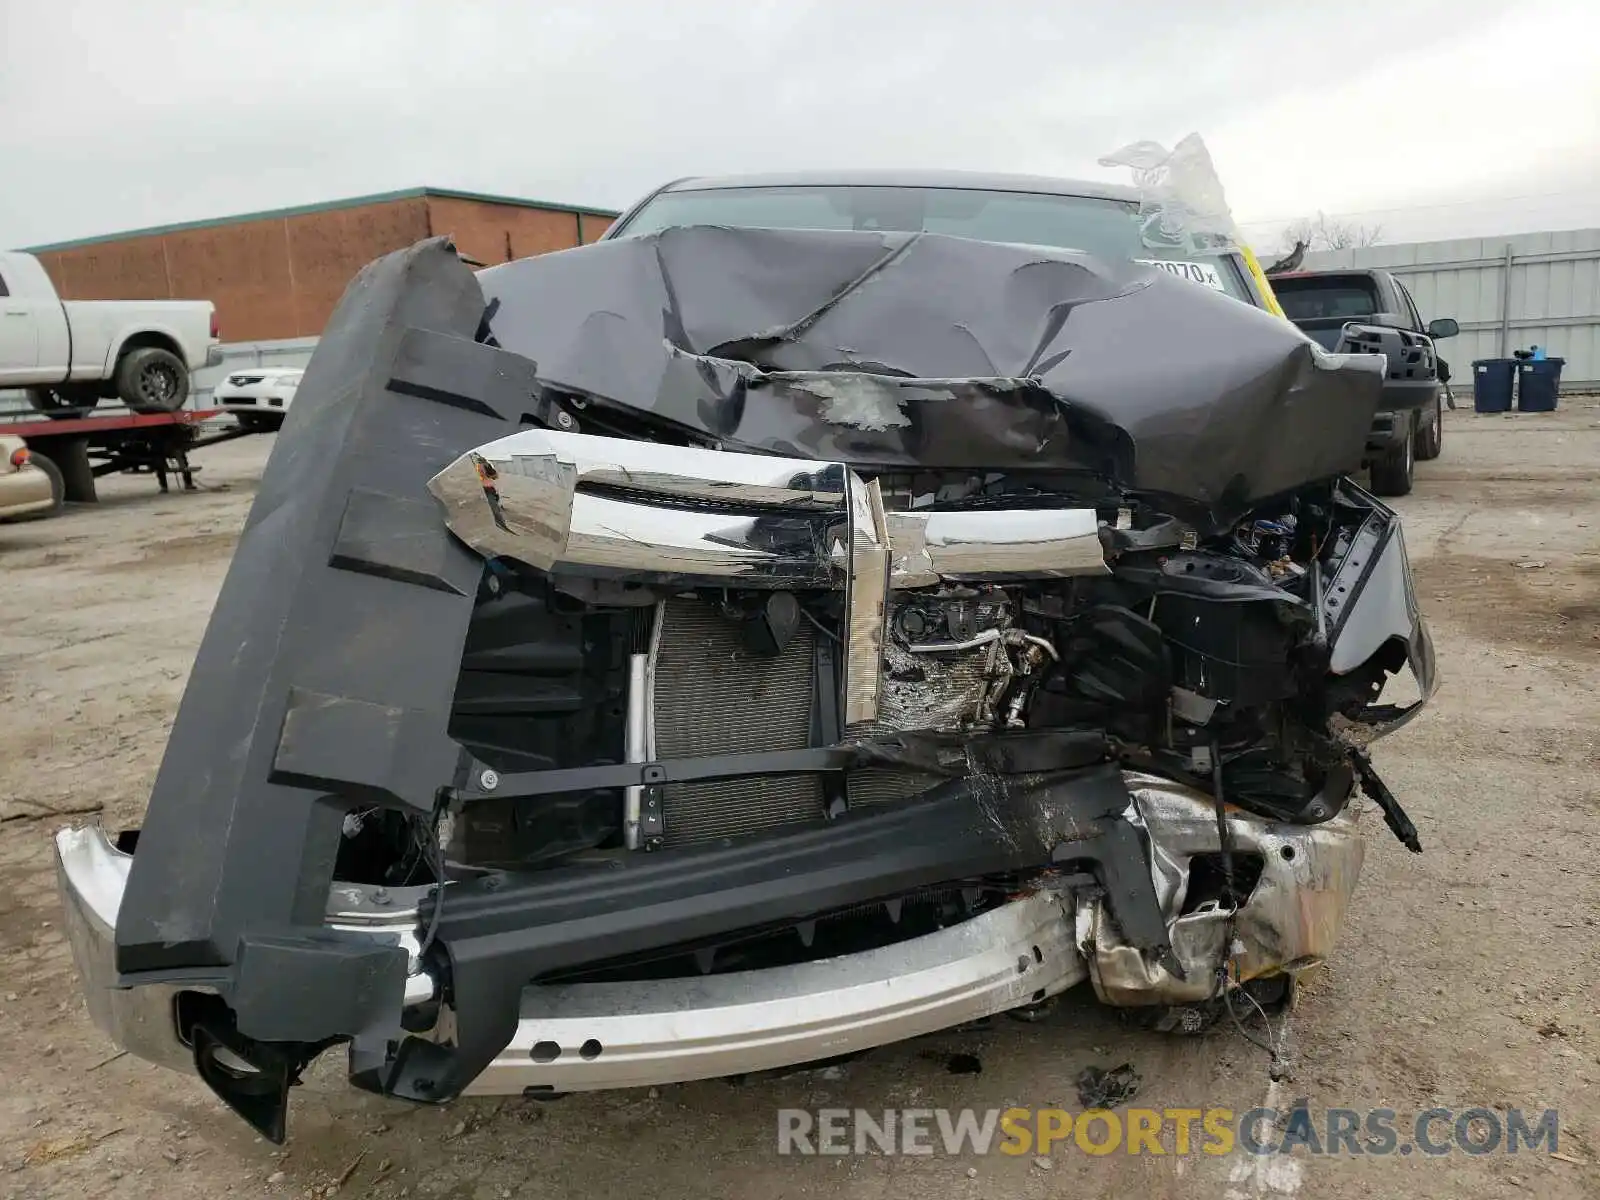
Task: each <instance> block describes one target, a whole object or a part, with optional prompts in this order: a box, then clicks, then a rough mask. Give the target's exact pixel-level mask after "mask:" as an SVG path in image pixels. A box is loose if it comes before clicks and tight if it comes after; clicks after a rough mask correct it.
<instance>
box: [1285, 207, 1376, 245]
mask: <svg viewBox="0 0 1600 1200" xmlns="http://www.w3.org/2000/svg"><path fill="white" fill-rule="evenodd" d="M1382 237H1383V226H1382V225H1362V224H1360V223H1358V222H1355V221H1341V220H1339V218H1337V217H1330V216H1328V215H1327V214H1326V213H1323V212H1318V213H1317V215H1316V216H1315V217H1301V218H1300V219H1299V220H1298V221H1291V222H1289V224H1288V225H1286V226H1284V230H1283V239H1282V240H1283V248H1284V249H1285V250H1286V251H1292V250H1293V249H1294V248H1295V247H1296V246H1298V245H1304V246H1306V247H1307V248H1308V249H1311V250H1353V249H1359V248H1360V247H1362V246H1375V245H1377V244H1378V241H1379V240H1380V239H1381V238H1382Z"/></svg>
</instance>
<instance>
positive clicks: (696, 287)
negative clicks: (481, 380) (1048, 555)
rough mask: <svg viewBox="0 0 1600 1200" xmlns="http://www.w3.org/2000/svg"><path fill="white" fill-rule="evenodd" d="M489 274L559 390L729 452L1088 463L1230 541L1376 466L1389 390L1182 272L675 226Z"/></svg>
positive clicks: (920, 463) (523, 350) (893, 462)
mask: <svg viewBox="0 0 1600 1200" xmlns="http://www.w3.org/2000/svg"><path fill="white" fill-rule="evenodd" d="M480 279H481V281H482V283H483V286H484V288H485V291H486V293H487V294H488V296H489V297H490V298H491V300H492V301H497V302H498V304H497V306H496V307H495V309H494V313H493V317H492V319H491V322H490V324H491V326H492V333H493V336H494V337H495V339H496V340H497V342H498V343H499V345H501V346H502V347H504V348H505V349H507V350H510V351H514V352H516V353H518V354H521V355H524V356H526V357H528V358H531V359H533V360H534V361H535V362H536V363H537V364H538V374H539V378H540V380H541V381H542V382H544V383H545V384H547V385H549V386H551V387H554V388H556V389H559V390H564V391H567V392H571V393H574V394H577V395H580V396H583V397H587V398H589V399H591V400H595V401H600V402H608V403H611V404H615V405H620V406H624V407H626V408H631V409H634V410H637V411H639V412H642V413H645V414H647V415H648V416H650V417H653V418H655V419H656V420H657V421H660V422H666V423H669V424H671V425H674V426H677V427H679V428H681V429H683V430H685V431H690V432H692V433H698V434H699V435H701V436H702V437H704V438H707V439H713V440H715V441H716V442H718V443H720V444H721V445H722V446H724V447H725V448H728V449H750V450H760V451H765V452H768V453H779V454H789V455H794V456H796V457H805V458H816V459H824V460H829V461H837V462H844V463H847V464H850V465H853V466H861V467H874V468H897V467H922V468H928V469H940V468H950V469H981V470H986V471H1017V472H1021V471H1041V472H1052V471H1053V472H1061V471H1072V472H1086V473H1089V474H1092V475H1094V476H1096V477H1098V478H1100V479H1101V480H1104V481H1107V482H1108V483H1110V484H1111V485H1113V487H1115V488H1120V489H1130V490H1134V491H1139V492H1146V493H1152V494H1156V495H1162V496H1166V497H1169V498H1173V499H1175V500H1176V501H1178V502H1180V506H1181V507H1183V508H1184V509H1185V512H1186V514H1187V515H1188V516H1189V517H1190V518H1191V519H1195V520H1196V521H1197V522H1204V521H1208V520H1209V522H1212V523H1215V524H1216V525H1219V526H1220V525H1223V524H1226V523H1227V521H1229V520H1231V519H1232V517H1233V516H1235V515H1237V513H1238V512H1239V511H1241V510H1242V508H1243V507H1245V506H1247V505H1248V504H1249V502H1251V501H1252V500H1256V499H1260V498H1262V497H1265V496H1270V495H1276V494H1278V493H1280V492H1283V491H1287V490H1289V489H1291V488H1293V487H1296V486H1299V485H1301V484H1304V483H1307V482H1310V481H1312V480H1316V479H1323V478H1328V477H1331V476H1334V475H1339V474H1344V473H1347V472H1350V471H1354V470H1356V469H1358V468H1359V466H1360V462H1361V458H1362V452H1363V448H1364V446H1365V443H1366V437H1367V431H1368V428H1369V427H1370V425H1371V420H1372V414H1373V412H1374V411H1375V410H1376V407H1377V403H1378V396H1379V392H1380V389H1381V385H1382V380H1381V364H1380V363H1378V362H1376V361H1371V362H1369V361H1367V358H1368V357H1370V356H1334V355H1328V354H1326V353H1324V352H1322V351H1320V350H1318V349H1317V348H1316V347H1315V346H1313V344H1312V343H1311V342H1310V341H1308V340H1307V339H1306V338H1305V337H1304V336H1303V335H1302V334H1300V332H1299V331H1298V330H1296V329H1294V328H1293V327H1292V326H1290V325H1288V324H1287V323H1285V322H1283V321H1280V320H1278V319H1277V318H1275V317H1272V316H1270V315H1269V314H1267V313H1265V312H1262V311H1260V310H1258V309H1254V308H1251V307H1250V306H1248V305H1246V304H1243V303H1241V302H1239V301H1237V300H1234V299H1232V298H1230V297H1228V296H1224V295H1220V294H1216V293H1213V292H1210V291H1209V290H1207V289H1205V288H1200V287H1195V286H1194V285H1193V284H1191V283H1188V282H1186V281H1184V280H1180V279H1175V278H1173V277H1171V276H1169V275H1168V274H1166V273H1165V272H1161V271H1157V270H1153V269H1150V268H1146V267H1141V266H1137V265H1135V264H1132V263H1107V262H1103V261H1101V260H1099V259H1096V258H1093V257H1091V256H1089V255H1085V254H1081V253H1078V252H1076V251H1066V250H1052V249H1046V248H1039V247H1029V246H1015V245H1000V244H994V243H986V242H977V241H970V240H966V239H961V238H951V237H943V236H939V235H935V234H899V233H865V232H834V231H780V230H735V229H723V228H711V227H691V228H681V229H670V230H667V231H664V232H662V233H660V234H656V235H653V236H650V237H641V238H630V239H622V240H617V241H608V242H600V243H597V244H595V245H592V246H586V247H582V248H579V249H574V250H568V251H563V252H561V253H558V254H549V255H543V256H540V257H538V258H532V259H525V260H522V261H520V262H515V263H508V264H506V265H505V266H501V267H495V268H491V269H489V270H487V271H484V272H482V273H481V274H480ZM818 383H821V384H822V385H823V386H822V387H821V388H820V389H819V387H818V386H817V385H818ZM868 388H871V389H891V388H892V389H893V390H892V392H890V391H881V390H874V391H873V392H872V393H870V394H869V393H868V392H867V390H866V389H868ZM846 397H847V398H846ZM1181 502H1186V504H1184V503H1181ZM1208 513H1209V514H1210V516H1209V518H1208V517H1207V514H1208Z"/></svg>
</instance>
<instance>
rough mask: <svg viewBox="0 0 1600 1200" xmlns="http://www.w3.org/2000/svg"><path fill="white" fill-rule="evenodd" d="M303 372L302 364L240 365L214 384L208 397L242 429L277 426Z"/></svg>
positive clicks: (286, 410)
mask: <svg viewBox="0 0 1600 1200" xmlns="http://www.w3.org/2000/svg"><path fill="white" fill-rule="evenodd" d="M304 374H305V368H304V367H244V368H241V369H240V370H237V371H234V372H233V373H232V374H230V375H228V376H227V378H225V379H224V380H223V381H222V382H221V383H219V384H217V386H216V387H215V388H214V389H212V392H211V399H212V400H213V401H215V402H216V403H217V404H218V405H219V406H221V407H222V408H225V409H227V410H228V411H229V412H231V413H234V414H236V415H237V416H238V418H239V424H241V425H243V426H244V427H245V428H246V429H260V430H271V429H278V428H280V427H281V426H282V425H283V418H284V416H285V414H286V413H287V412H288V411H289V406H290V405H291V404H293V403H294V393H295V389H296V388H298V387H299V386H300V377H301V376H302V375H304Z"/></svg>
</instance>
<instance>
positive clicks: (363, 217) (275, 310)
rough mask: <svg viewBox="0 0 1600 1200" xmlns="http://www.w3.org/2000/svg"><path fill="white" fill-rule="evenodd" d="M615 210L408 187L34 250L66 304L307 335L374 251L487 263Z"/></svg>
mask: <svg viewBox="0 0 1600 1200" xmlns="http://www.w3.org/2000/svg"><path fill="white" fill-rule="evenodd" d="M616 215H617V214H616V213H615V212H610V211H607V210H605V209H598V208H580V207H576V206H573V205H560V204H545V203H542V202H540V201H536V200H516V199H511V198H508V197H505V196H482V195H477V194H475V193H471V192H453V191H447V190H444V189H442V188H414V189H411V190H409V191H403V192H387V193H385V194H383V195H378V196H360V197H357V198H355V199H351V200H335V201H332V202H330V203H327V204H314V205H307V206H305V207H301V208H284V209H278V210H276V211H274V212H259V213H248V214H246V215H244V216H238V217H222V218H219V219H216V220H210V221H191V222H187V223H185V224H181V225H167V226H162V227H160V228H156V229H137V230H133V231H131V232H128V233H114V234H109V235H106V236H104V237H96V238H86V239H83V240H80V241H75V242H60V243H57V244H54V245H50V246H36V247H34V248H33V250H32V252H33V253H34V254H36V255H38V257H39V260H40V262H42V263H43V264H44V268H45V270H46V271H48V272H49V273H50V278H51V279H52V280H54V282H55V285H56V288H57V290H58V291H60V293H61V295H62V297H63V298H65V299H68V300H155V299H172V300H210V301H211V302H212V303H214V304H215V305H216V306H217V317H218V324H219V326H220V328H221V335H222V339H223V340H224V341H228V342H254V341H267V340H271V339H275V338H296V337H310V336H315V335H317V334H320V333H321V332H322V326H323V324H324V323H325V322H326V321H327V319H328V315H329V314H330V313H331V312H332V311H333V306H334V305H335V304H336V303H337V302H338V300H339V297H340V296H341V295H343V294H344V289H345V285H346V284H348V283H349V282H350V279H351V277H352V276H354V275H355V273H356V272H357V271H359V270H360V269H361V268H362V267H364V266H365V265H366V264H367V263H369V262H371V261H372V260H373V259H374V258H377V257H378V256H379V255H382V254H386V253H388V252H389V251H391V250H397V249H399V248H401V247H402V246H409V245H410V244H411V243H413V242H416V241H419V240H421V239H422V238H426V237H433V236H436V235H440V234H448V235H450V236H452V237H453V238H454V239H455V242H456V245H457V246H458V247H459V248H460V250H461V252H462V253H463V254H465V255H467V256H468V257H469V258H473V259H477V260H478V261H479V262H482V263H485V264H490V263H498V262H509V261H510V260H511V259H514V258H526V257H528V256H529V255H533V254H543V253H545V252H546V251H550V250H564V249H567V248H569V247H572V246H579V245H584V244H586V243H588V242H592V241H594V240H595V239H597V238H598V237H599V236H600V235H601V234H602V233H604V232H605V230H606V227H607V226H608V225H610V224H611V221H612V219H613V218H614V217H616Z"/></svg>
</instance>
